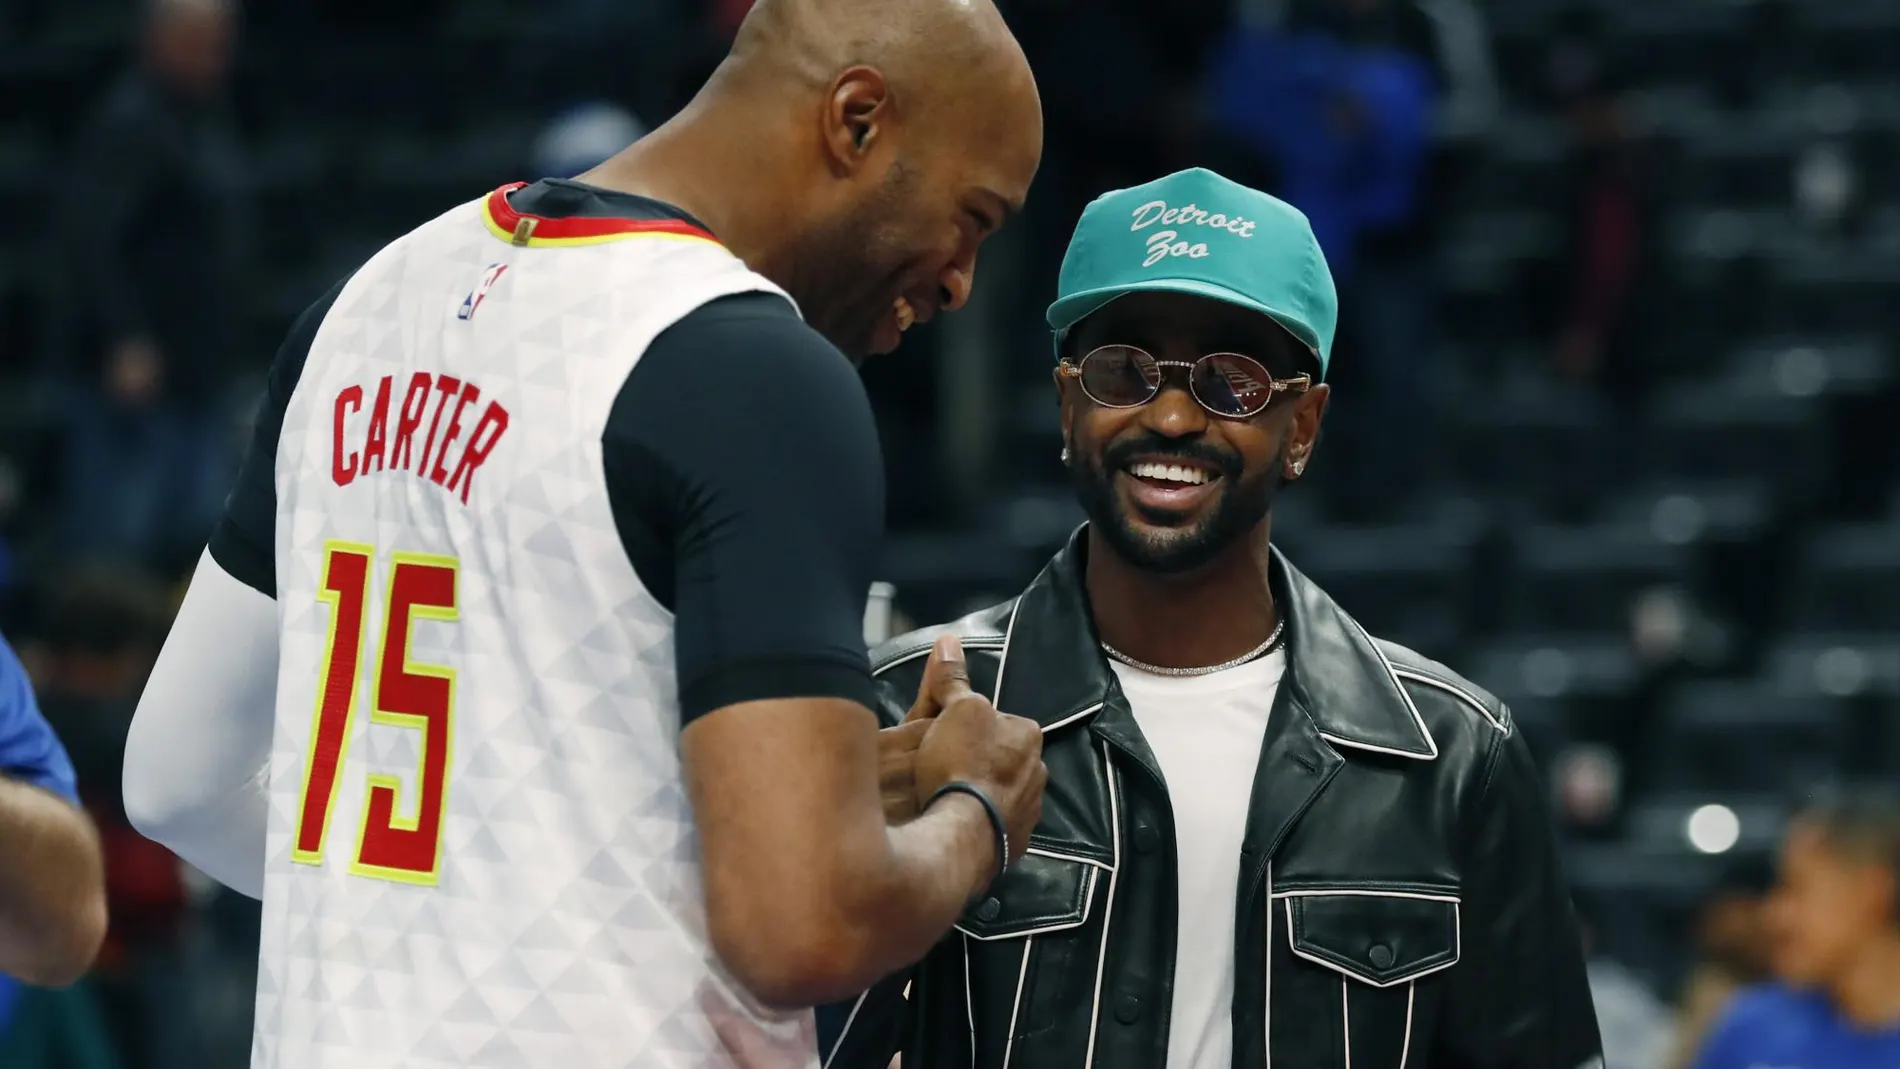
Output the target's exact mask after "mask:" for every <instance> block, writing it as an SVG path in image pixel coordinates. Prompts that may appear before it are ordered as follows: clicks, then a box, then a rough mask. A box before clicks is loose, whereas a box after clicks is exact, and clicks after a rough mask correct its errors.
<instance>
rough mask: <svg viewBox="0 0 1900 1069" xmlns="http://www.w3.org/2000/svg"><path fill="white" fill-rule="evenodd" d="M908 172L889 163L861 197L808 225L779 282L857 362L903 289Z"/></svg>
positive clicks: (812, 321)
mask: <svg viewBox="0 0 1900 1069" xmlns="http://www.w3.org/2000/svg"><path fill="white" fill-rule="evenodd" d="M910 189H911V181H910V172H909V170H908V169H907V168H905V167H904V166H903V164H901V163H897V164H893V165H892V166H891V169H890V171H889V172H888V173H887V174H886V176H885V180H884V184H883V185H882V186H880V187H879V188H878V190H877V192H875V193H873V194H872V195H871V196H870V197H869V198H868V199H867V200H866V201H864V202H863V203H860V204H858V205H855V206H853V207H852V208H851V209H850V210H849V211H846V212H844V213H842V214H841V215H839V216H837V217H835V218H829V219H824V220H821V221H819V222H818V223H816V224H815V225H813V226H812V227H811V228H810V229H809V230H807V231H806V233H805V234H804V236H802V237H801V238H800V239H799V241H798V242H797V246H796V247H797V253H796V254H795V258H794V259H795V262H794V263H793V264H792V265H790V268H789V269H788V270H787V271H786V272H785V273H784V278H783V281H782V283H781V284H782V285H784V287H785V291H786V292H787V293H789V294H791V296H792V299H793V300H795V301H797V302H798V308H799V311H801V312H802V313H804V316H805V321H806V322H807V323H810V324H811V326H812V329H814V330H816V331H818V333H820V334H823V335H824V336H825V338H826V339H827V340H829V341H830V342H831V344H833V345H835V346H837V347H838V348H839V349H840V350H841V351H843V353H844V354H845V355H846V356H847V357H850V358H851V361H852V363H860V362H862V361H863V360H864V358H865V357H866V356H869V355H870V354H871V351H872V349H873V347H874V345H875V339H876V337H877V333H878V328H879V327H880V326H882V324H883V322H884V320H885V317H887V316H889V315H891V314H892V311H891V306H892V302H893V301H895V300H896V298H897V297H898V296H899V295H900V294H901V293H902V292H903V282H902V279H903V276H904V273H905V260H906V255H905V252H904V246H905V242H904V240H903V234H904V230H903V227H902V225H901V220H902V219H903V217H904V212H905V211H906V210H907V208H908V207H909V203H908V200H907V198H908V197H909V196H910Z"/></svg>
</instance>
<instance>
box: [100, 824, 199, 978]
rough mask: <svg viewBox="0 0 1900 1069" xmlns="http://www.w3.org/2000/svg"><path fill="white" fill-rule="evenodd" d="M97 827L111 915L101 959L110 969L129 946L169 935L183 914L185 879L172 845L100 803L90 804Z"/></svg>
mask: <svg viewBox="0 0 1900 1069" xmlns="http://www.w3.org/2000/svg"><path fill="white" fill-rule="evenodd" d="M87 809H88V811H89V812H90V813H91V815H92V818H93V821H94V823H96V824H97V825H98V827H99V845H100V848H101V850H102V852H103V853H104V854H105V862H106V912H107V915H108V916H109V917H110V918H111V920H110V924H109V926H108V928H107V930H106V941H105V946H104V947H102V948H101V949H100V952H99V965H100V966H101V967H102V968H105V969H108V970H110V969H111V968H112V967H113V966H114V965H116V964H118V962H119V961H121V960H122V959H123V958H124V955H125V953H126V951H128V950H133V951H136V949H137V947H138V946H139V945H141V944H143V943H146V942H148V941H152V940H158V939H164V938H168V937H169V936H170V935H172V934H173V933H174V932H175V931H176V930H177V928H178V925H179V922H180V921H181V920H183V918H184V915H185V881H184V877H183V873H182V872H180V870H179V861H178V858H177V857H175V856H173V854H172V852H171V851H170V850H167V849H165V848H164V847H162V846H160V845H158V844H157V843H155V842H153V841H151V840H150V839H147V838H146V837H145V836H143V835H140V834H139V833H138V832H136V831H134V830H133V829H132V828H130V827H129V826H127V825H126V824H124V823H123V822H122V821H119V820H116V819H114V817H113V815H112V814H110V813H108V812H106V811H105V810H104V807H101V806H97V805H94V806H88V807H87Z"/></svg>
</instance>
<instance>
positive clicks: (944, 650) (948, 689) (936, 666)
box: [904, 635, 970, 721]
mask: <svg viewBox="0 0 1900 1069" xmlns="http://www.w3.org/2000/svg"><path fill="white" fill-rule="evenodd" d="M968 693H970V665H969V663H968V662H967V661H965V660H964V659H963V643H961V642H959V641H957V637H956V636H955V635H945V636H943V637H942V638H940V639H938V640H937V644H936V645H935V646H932V647H931V648H930V660H928V661H926V662H925V663H924V678H923V680H922V682H920V683H919V684H918V685H917V700H916V702H914V703H912V705H911V707H910V712H909V713H908V714H907V715H906V716H905V717H904V719H905V720H906V721H911V720H922V719H926V718H928V717H933V716H936V715H937V714H938V713H941V712H943V710H944V708H945V707H946V706H948V705H949V704H950V703H951V702H953V701H956V700H957V699H958V698H960V697H962V696H963V695H965V694H968Z"/></svg>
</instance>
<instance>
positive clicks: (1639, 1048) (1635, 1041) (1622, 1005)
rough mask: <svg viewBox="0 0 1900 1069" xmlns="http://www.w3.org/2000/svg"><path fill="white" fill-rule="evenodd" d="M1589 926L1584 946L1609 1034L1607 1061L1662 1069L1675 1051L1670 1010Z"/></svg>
mask: <svg viewBox="0 0 1900 1069" xmlns="http://www.w3.org/2000/svg"><path fill="white" fill-rule="evenodd" d="M1596 943H1597V939H1596V931H1595V929H1594V927H1593V926H1590V925H1586V926H1585V927H1584V930H1583V949H1584V953H1585V954H1586V955H1588V958H1587V959H1586V961H1585V968H1586V969H1587V970H1588V972H1589V977H1590V1000H1591V1001H1592V1002H1594V1003H1596V1008H1597V1030H1598V1031H1599V1032H1601V1033H1602V1035H1603V1064H1604V1065H1606V1066H1610V1065H1613V1066H1615V1067H1616V1069H1662V1066H1663V1057H1664V1055H1665V1054H1666V1053H1667V1052H1668V1050H1669V1011H1668V1009H1667V1008H1665V1007H1664V1006H1663V1004H1662V1001H1661V1000H1660V999H1658V998H1657V997H1656V995H1655V993H1654V992H1652V991H1651V990H1650V989H1649V985H1647V984H1645V983H1643V981H1642V980H1641V979H1639V978H1638V977H1637V975H1636V974H1635V973H1634V972H1631V971H1630V969H1629V968H1628V966H1625V965H1624V964H1623V963H1622V962H1620V961H1617V960H1616V959H1615V958H1612V957H1610V956H1609V955H1607V954H1605V953H1603V951H1602V948H1600V947H1598V946H1597V945H1596Z"/></svg>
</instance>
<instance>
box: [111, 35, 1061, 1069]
mask: <svg viewBox="0 0 1900 1069" xmlns="http://www.w3.org/2000/svg"><path fill="white" fill-rule="evenodd" d="M1041 136H1042V135H1041V114H1040V108H1039V104H1038V102H1037V97H1036V91H1035V87H1034V84H1033V82H1032V80H1031V78H1030V74H1029V71H1028V68H1027V65H1026V63H1025V61H1024V59H1023V56H1022V53H1021V52H1020V51H1019V50H1018V48H1017V46H1016V44H1015V42H1014V40H1013V39H1012V38H1011V37H1010V35H1009V32H1008V30H1007V29H1006V28H1005V26H1004V24H1003V22H1002V20H1001V18H1000V17H999V16H998V15H997V13H996V11H995V9H994V8H993V7H992V6H991V4H990V3H989V0H907V2H905V3H902V4H898V3H891V2H882V0H765V2H763V3H760V4H759V5H758V6H757V7H756V8H755V9H754V11H753V13H752V14H751V16H750V17H749V18H748V20H747V21H746V23H745V25H744V27H743V29H742V31H741V33H740V35H739V38H738V41H737V43H736V45H735V46H734V50H733V53H732V55H731V57H730V58H729V59H728V60H727V62H726V63H725V64H724V65H723V66H721V68H720V69H719V71H718V73H717V74H716V75H715V76H714V77H713V78H712V80H711V81H710V82H709V83H708V85H707V86H706V88H705V89H704V90H703V91H702V92H701V93H700V95H699V96H698V98H697V99H695V100H694V101H693V102H692V104H691V105H689V106H688V107H687V109H686V110H685V111H684V112H682V113H681V115H680V116H679V117H677V118H676V119H674V120H673V121H672V122H669V123H667V124H666V125H665V126H663V127H661V128H660V129H658V130H655V131H654V132H653V133H652V134H651V135H649V136H648V137H646V138H644V139H642V140H641V141H640V142H638V143H637V144H635V145H634V146H632V147H630V148H629V149H627V150H626V151H624V152H622V153H621V154H620V155H618V156H616V157H615V158H613V159H611V160H609V161H608V162H607V163H605V164H603V165H602V166H600V167H599V168H596V169H595V170H594V171H592V172H589V173H587V174H585V175H582V176H581V178H580V179H579V180H577V181H573V182H569V181H559V180H546V181H542V182H538V183H536V184H533V185H528V186H525V187H507V188H503V189H501V190H498V191H496V192H494V193H492V194H490V195H489V196H486V197H483V198H481V199H479V200H477V201H474V202H472V203H469V204H465V205H463V206H461V207H458V208H455V209H452V210H451V211H449V212H448V213H446V214H445V215H443V216H441V217H440V218H438V219H436V220H434V221H432V222H429V223H426V224H424V225H423V226H422V227H420V228H419V229H417V230H416V231H414V232H413V233H411V234H409V235H408V236H406V237H403V238H401V239H399V240H398V241H396V242H395V243H393V244H392V245H390V246H388V247H387V248H385V249H383V250H382V251H381V252H380V253H378V254H377V255H376V256H375V257H373V258H372V259H371V260H370V261H369V262H368V263H367V264H365V265H364V266H363V267H362V268H360V269H359V270H358V271H356V273H355V274H354V275H353V276H352V277H351V278H349V279H348V280H346V281H344V282H343V283H341V284H340V285H339V286H338V287H337V288H336V289H335V290H333V291H332V292H331V293H330V294H328V295H327V296H325V297H324V298H323V299H322V300H321V301H319V302H318V303H317V305H316V306H315V307H313V308H312V309H311V310H310V311H309V312H307V313H306V314H305V315H304V316H303V317H302V318H301V319H300V320H299V321H298V323H297V324H296V325H295V326H294V327H293V328H292V330H291V333H290V337H289V340H288V341H287V342H286V343H285V345H284V347H283V349H282V350H281V352H280V353H279V355H278V358H277V362H276V365H275V367H274V369H273V371H272V375H271V381H270V386H269V391H268V397H267V400H266V403H265V407H264V409H263V412H262V416H261V418H260V422H259V426H258V430H257V436H256V439H255V441H254V443H253V445H252V447H251V452H250V455H249V458H248V460H247V462H246V465H245V470H244V472H243V473H242V475H241V477H240V482H239V485H238V487H237V489H236V491H235V492H234V494H233V495H232V498H231V500H230V502H229V505H228V506H227V514H226V516H225V517H224V519H223V521H222V522H221V524H220V526H219V527H218V529H217V531H216V532H215V533H214V535H213V537H212V539H211V544H210V547H209V549H208V550H207V553H206V555H205V557H204V558H203V559H202V560H201V562H200V564H199V568H198V571H197V574H196V575H195V577H194V578H193V581H192V585H191V589H190V592H189V594H188V595H187V597H186V600H185V603H184V605H183V608H182V610H181V612H180V614H179V618H178V621H177V623H176V625H175V627H174V630H173V632H172V634H171V637H170V639H169V640H168V642H167V644H166V647H165V651H164V654H163V657H162V659H161V661H160V663H159V665H158V667H157V669H156V671H155V672H154V674H153V677H152V680H151V682H150V684H149V686H148V689H147V691H146V693H145V695H144V698H143V700H142V703H141V705H140V708H139V711H138V716H137V720H136V722H135V724H134V726H133V729H132V736H131V740H130V743H129V746H128V752H127V758H126V784H125V789H126V803H127V808H128V810H129V811H130V813H131V814H132V816H133V819H134V820H135V821H136V822H137V823H138V825H139V827H140V828H141V829H142V830H143V831H145V832H146V833H147V834H149V835H151V836H152V837H154V838H156V839H158V840H159V841H161V842H163V843H165V844H167V845H168V846H170V847H172V848H173V849H174V850H176V851H177V852H178V853H179V854H180V855H182V856H183V857H184V858H185V859H187V860H188V861H191V862H192V863H193V864H195V865H197V866H198V867H200V868H202V869H203V870H205V871H206V872H208V873H210V874H211V875H213V876H215V877H217V878H218V879H220V880H222V881H223V882H225V883H227V884H229V885H230V886H232V887H235V888H237V889H238V890H240V891H243V892H245V893H248V894H251V895H258V896H261V897H262V899H263V901H264V909H263V947H262V952H261V961H260V970H259V981H258V995H257V1016H256V1040H255V1044H254V1048H253V1050H254V1053H253V1065H254V1066H257V1067H260V1069H271V1067H277V1066H284V1067H294V1069H329V1067H348V1069H376V1067H385V1066H389V1067H393V1066H403V1067H405V1069H409V1067H424V1066H458V1067H459V1066H473V1065H487V1066H504V1067H514V1066H521V1067H526V1066H559V1067H561V1069H586V1067H593V1066H638V1067H655V1069H670V1067H675V1066H678V1067H686V1066H694V1067H698V1066H706V1067H729V1066H735V1065H738V1066H746V1067H765V1066H770V1067H778V1066H806V1065H809V1064H812V1062H813V1060H814V1052H815V1049H816V1048H815V1044H814V1039H813V1036H812V1027H811V1014H810V1013H809V1011H807V1010H803V1009H801V1008H802V1007H808V1006H810V1005H812V1004H815V1003H818V1002H822V1001H825V1000H827V999H835V998H838V997H840V996H843V995H845V994H847V993H849V992H852V991H855V990H858V989H861V988H863V987H865V986H868V985H869V984H870V982H871V981H873V980H875V979H877V978H878V977H880V976H882V975H884V974H886V973H889V972H890V971H892V970H893V969H896V968H898V967H900V966H902V965H904V964H906V963H908V962H910V961H912V960H914V959H916V958H918V957H920V956H921V955H922V954H923V953H924V951H925V950H927V949H928V948H929V947H930V946H931V944H932V943H933V942H934V941H935V940H936V939H937V938H938V937H939V936H940V935H942V933H943V932H945V931H947V930H948V929H949V927H950V924H951V922H952V920H953V919H954V918H955V916H956V915H957V913H958V912H959V910H960V909H961V908H962V907H963V906H964V904H965V903H966V902H967V901H969V899H970V897H971V896H972V895H973V894H974V893H975V892H977V891H978V890H979V889H981V888H983V887H985V886H986V885H987V883H988V881H990V880H991V879H992V878H993V877H994V875H996V874H997V873H998V872H999V871H1000V870H1001V869H1002V868H1003V867H1005V865H1006V864H1007V861H1008V860H1009V858H1011V857H1013V856H1016V855H1019V854H1020V853H1021V852H1022V850H1023V847H1024V844H1025V843H1026V840H1027V838H1028V834H1027V833H1028V829H1029V828H1030V827H1031V826H1033V825H1034V823H1035V820H1036V817H1037V813H1038V811H1039V809H1040V796H1041V784H1042V777H1043V775H1044V773H1043V770H1042V765H1041V761H1040V758H1039V752H1040V737H1039V734H1038V732H1037V729H1036V727H1035V725H1033V724H1031V723H1028V722H1026V721H1022V720H1019V719H1016V718H1013V717H1005V716H1001V715H999V714H998V713H997V712H996V711H995V710H994V709H993V708H992V707H990V705H989V704H988V703H987V702H985V701H983V700H982V699H980V698H977V697H974V696H972V695H971V694H970V693H969V691H968V688H967V684H965V683H964V680H965V679H966V676H965V674H964V673H963V672H962V671H961V661H960V656H961V655H960V652H959V651H958V649H957V648H956V646H955V645H954V644H953V643H951V644H946V645H945V646H944V647H943V648H942V649H940V650H938V651H937V657H938V659H939V661H940V665H939V668H940V670H939V672H938V677H939V678H941V680H943V682H941V683H940V684H933V687H932V688H931V691H930V693H928V694H926V695H924V696H922V697H920V699H919V701H920V704H921V705H922V706H923V707H924V708H925V709H926V712H927V713H929V714H935V715H936V719H935V721H934V723H933V725H932V726H931V728H930V729H929V730H928V732H927V733H926V734H925V737H924V738H923V740H922V742H921V743H920V744H919V745H918V746H917V749H916V752H915V755H914V761H915V771H914V781H913V782H914V793H915V794H916V795H917V798H916V802H917V803H918V805H919V806H921V812H920V814H919V815H918V816H917V818H916V819H914V820H909V821H906V822H903V823H901V825H897V826H892V825H891V824H890V823H887V818H886V816H885V814H884V808H883V805H882V804H881V798H880V784H879V753H878V750H879V741H878V737H877V733H876V731H875V723H876V722H875V718H874V717H873V715H872V714H871V712H870V711H869V709H868V706H869V705H870V703H871V702H872V700H873V691H872V684H871V679H870V676H869V671H868V666H867V663H866V657H865V651H864V648H863V642H862V632H861V627H862V621H863V612H864V605H865V599H866V593H867V591H868V588H869V586H870V583H871V579H872V575H871V572H870V568H871V567H872V566H873V561H874V560H875V557H876V553H877V548H878V541H879V537H880V535H881V527H880V525H881V520H882V514H883V507H884V506H883V498H882V493H883V473H882V470H881V467H880V463H879V459H878V451H877V439H876V436H875V430H874V427H873V424H872V419H871V414H870V411H869V408H868V405H867V402H866V399H865V396H864V391H863V388H862V386H861V384H860V383H859V381H858V379H857V377H856V375H855V374H853V372H852V368H851V365H850V362H849V361H848V360H847V356H849V357H851V358H858V357H862V356H864V355H866V354H869V353H879V352H885V351H888V350H890V349H892V348H894V347H895V346H896V345H897V344H898V340H899V338H900V336H901V335H902V333H903V332H904V330H906V329H907V328H909V327H910V326H911V325H912V324H913V323H916V322H921V321H923V320H925V319H928V318H929V317H930V316H932V315H933V314H935V313H936V312H938V311H948V310H952V309H955V308H956V307H958V306H959V305H960V304H962V303H963V301H964V299H965V298H966V297H967V295H968V294H969V291H970V285H971V277H972V275H973V273H974V271H975V262H976V254H977V248H978V246H979V245H980V244H981V243H982V241H983V240H984V239H985V238H986V237H987V236H988V235H989V234H990V233H992V232H993V231H994V230H995V229H996V228H997V227H998V226H1000V225H1001V224H1002V223H1003V221H1004V220H1005V218H1006V217H1007V216H1008V215H1009V214H1011V213H1012V212H1013V211H1014V210H1015V209H1016V208H1017V206H1019V205H1020V204H1021V202H1022V200H1023V197H1024V195H1025V193H1026V191H1027V188H1028V186H1029V183H1030V180H1031V178H1032V177H1033V175H1034V172H1035V169H1036V166H1037V163H1038V159H1039V156H1040V153H1041ZM801 315H802V318H801Z"/></svg>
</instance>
